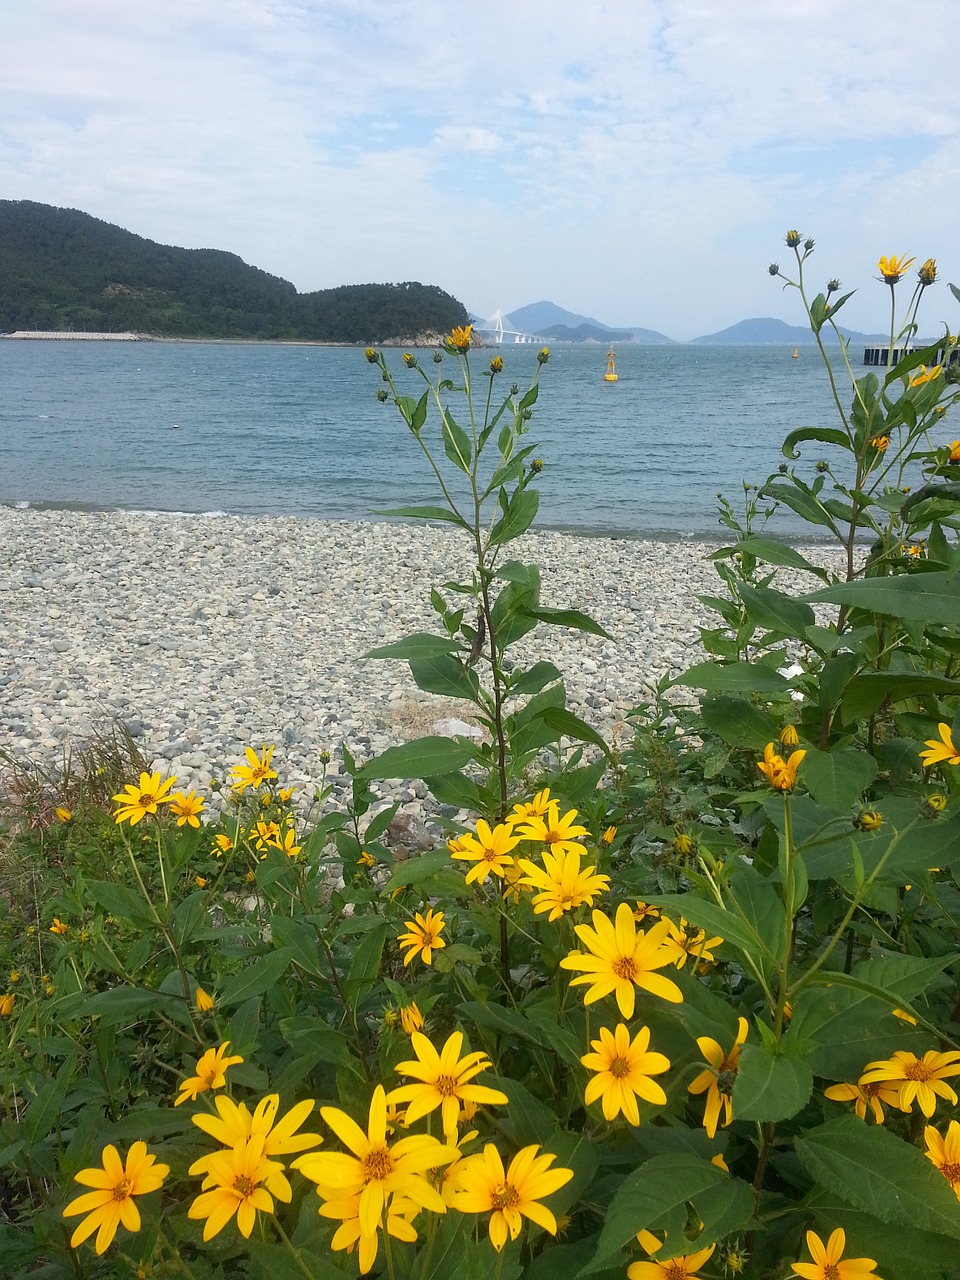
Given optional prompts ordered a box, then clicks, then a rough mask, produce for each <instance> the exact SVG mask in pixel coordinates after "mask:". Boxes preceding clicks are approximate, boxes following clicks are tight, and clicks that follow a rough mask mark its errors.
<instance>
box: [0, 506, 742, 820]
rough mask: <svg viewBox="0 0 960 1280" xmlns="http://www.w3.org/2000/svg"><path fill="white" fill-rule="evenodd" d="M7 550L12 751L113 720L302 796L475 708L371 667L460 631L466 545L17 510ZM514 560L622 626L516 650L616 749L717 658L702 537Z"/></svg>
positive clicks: (4, 661)
mask: <svg viewBox="0 0 960 1280" xmlns="http://www.w3.org/2000/svg"><path fill="white" fill-rule="evenodd" d="M0 548H2V551H0V556H2V570H0V748H2V749H4V750H6V751H9V752H11V753H12V754H14V755H17V756H21V757H26V756H32V757H33V758H34V759H35V760H37V761H39V762H41V763H46V764H48V765H56V763H57V762H58V761H59V759H60V758H61V753H62V750H63V748H64V746H65V745H69V744H70V743H71V742H75V741H77V740H82V739H84V738H86V737H88V736H89V735H90V733H91V732H92V731H93V730H94V728H95V727H96V726H97V725H98V724H99V725H101V726H102V725H103V723H104V721H105V720H108V719H110V718H112V717H115V718H117V719H118V720H120V721H122V722H123V723H125V724H126V725H127V728H128V729H129V731H130V733H131V735H132V736H133V737H134V738H135V740H136V742H137V744H138V746H140V748H141V749H142V750H143V752H144V753H145V755H146V756H147V757H148V758H149V759H150V760H151V762H154V763H155V765H156V767H157V768H160V769H162V771H163V772H164V774H165V775H166V774H169V773H170V772H175V773H177V774H178V776H179V777H180V780H181V782H180V785H181V786H183V787H184V788H189V787H191V786H193V787H197V788H201V787H202V788H204V789H206V788H208V787H209V784H210V780H211V778H213V779H217V778H219V779H222V778H224V777H225V776H226V773H227V771H228V770H229V769H230V768H231V767H232V766H233V765H234V764H236V763H237V762H238V760H239V759H240V757H241V756H242V753H243V749H244V747H246V746H248V745H249V746H253V747H255V748H256V749H257V750H259V749H260V747H261V746H262V745H263V744H265V743H267V744H269V743H275V744H276V747H277V749H276V753H275V756H274V762H275V765H276V766H277V767H278V770H279V772H280V775H281V779H282V781H283V782H284V783H287V784H290V783H296V784H298V785H299V786H301V787H308V788H310V790H312V788H313V786H314V784H316V783H318V782H319V780H320V778H321V777H322V775H323V765H322V763H321V759H320V753H321V752H322V751H329V752H330V753H331V755H332V757H333V759H332V761H331V764H330V766H329V767H328V769H327V776H328V778H330V777H332V778H333V779H334V780H338V779H341V776H342V770H341V765H340V761H341V760H342V754H341V748H342V746H343V744H346V745H347V747H348V748H349V750H350V751H351V753H352V754H353V755H354V756H355V757H356V758H357V759H359V760H361V761H362V760H365V759H369V758H370V757H371V756H373V755H376V754H378V753H379V752H381V751H383V750H384V749H385V748H386V747H388V746H391V745H393V744H395V743H397V742H400V741H403V740H404V739H405V738H407V737H413V736H417V735H418V734H420V733H426V732H432V731H433V730H432V727H431V726H432V724H433V722H435V721H437V720H439V719H441V718H448V717H450V716H460V717H465V716H466V715H467V713H468V712H469V706H468V705H467V704H463V703H459V702H450V701H449V700H443V699H439V698H435V697H433V696H432V695H427V694H424V693H421V692H420V690H418V689H417V688H416V686H415V685H414V683H413V681H412V679H411V677H410V673H409V671H408V669H407V666H406V664H405V663H403V662H398V661H392V660H389V661H380V660H375V659H373V660H371V659H365V658H364V654H365V653H366V651H367V650H369V649H371V648H374V647H376V646H378V645H382V644H385V643H388V642H390V641H394V640H398V639H400V638H402V637H403V636H405V635H406V634H408V633H409V632H412V631H423V630H439V629H440V628H439V627H438V625H437V619H436V616H435V614H434V613H433V611H432V609H431V607H430V589H431V587H433V586H438V585H439V584H440V583H442V582H443V581H445V580H447V579H460V578H463V577H467V576H469V544H468V542H467V540H466V539H465V537H464V536H463V535H462V534H460V533H458V532H457V531H456V530H450V529H447V528H438V527H433V526H429V527H428V526H424V525H417V524H412V525H408V524H394V523H374V522H370V523H360V522H357V523H354V522H347V521H322V520H304V519H293V518H286V517H284V518H267V517H263V518H249V517H234V516H205V515H201V516H191V515H173V514H162V513H151V514H144V513H128V512H99V513H96V512H94V513H91V512H74V511H54V510H50V511H37V510H20V509H13V508H0ZM508 550H509V558H515V559H521V560H525V561H532V562H534V563H536V564H538V565H539V566H540V570H541V574H542V581H543V589H542V593H541V602H542V603H543V604H544V605H546V606H550V607H553V608H577V609H581V610H583V611H585V612H586V613H588V614H590V615H591V616H593V617H594V618H595V619H596V620H597V621H598V622H599V623H600V624H601V625H602V626H603V627H605V628H606V630H607V631H608V632H609V633H610V635H611V637H612V638H611V640H609V641H608V640H604V639H601V638H598V637H596V636H591V635H587V634H586V633H583V632H580V631H576V630H574V629H572V628H567V627H547V626H543V627H540V628H538V629H537V631H536V632H534V633H533V634H532V635H530V636H528V637H527V638H526V639H525V640H524V641H523V642H522V644H521V645H519V646H517V649H516V650H514V651H512V654H513V655H514V658H515V660H516V661H519V662H532V661H535V660H536V659H538V658H548V659H549V660H551V661H553V662H554V663H556V665H557V666H558V667H559V668H560V670H561V671H562V672H563V673H564V676H565V682H566V688H567V698H568V704H569V706H570V707H571V709H572V710H573V711H575V712H576V713H577V714H579V715H581V716H582V717H583V718H584V719H585V720H587V721H588V722H589V723H590V724H592V725H594V726H595V727H596V728H597V729H599V731H600V732H601V733H603V734H604V735H606V736H608V737H609V736H611V735H613V736H616V735H618V734H620V733H622V732H623V717H624V714H625V713H626V711H627V710H628V709H629V708H630V707H632V706H634V705H636V704H637V703H639V702H642V701H644V700H645V692H644V691H645V687H649V686H650V684H651V683H652V682H654V681H656V680H657V679H658V678H659V676H661V675H662V674H663V673H664V672H667V671H669V672H673V673H677V672H679V671H681V670H682V669H683V668H684V667H686V666H689V665H690V664H691V663H693V662H695V661H697V660H699V659H700V658H701V657H702V653H701V651H700V649H699V643H698V629H697V628H698V624H699V623H700V622H706V621H707V619H708V616H709V615H708V613H707V611H706V610H705V609H704V608H703V606H701V605H700V604H699V603H698V602H697V600H696V596H697V593H699V592H706V591H716V589H717V579H716V575H715V574H714V572H713V570H712V568H711V566H710V565H709V564H708V563H707V561H706V559H705V555H706V552H707V551H708V550H709V548H706V547H704V546H703V545H702V544H697V543H692V542H684V541H681V542H656V541H636V540H629V539H618V538H581V537H576V536H573V535H569V534H560V533H532V534H527V535H525V536H524V537H523V538H521V539H518V540H517V541H516V542H514V543H512V544H511V545H510V547H509V549H508ZM407 782H409V780H407ZM338 785H340V786H343V785H344V782H343V781H341V782H339V784H338ZM404 787H405V784H404V782H402V781H398V782H397V783H396V785H393V784H390V783H386V784H383V788H382V794H383V795H384V796H385V797H391V798H392V797H399V796H400V794H401V792H402V791H403V790H404ZM407 790H408V791H409V787H407ZM421 790H422V788H421ZM410 794H413V795H414V797H415V799H414V800H413V802H412V806H413V809H414V811H416V809H417V807H418V806H419V807H421V808H422V806H423V804H424V800H423V799H422V798H421V797H419V796H418V795H417V794H416V791H413V792H410ZM406 807H407V806H406V805H405V808H406Z"/></svg>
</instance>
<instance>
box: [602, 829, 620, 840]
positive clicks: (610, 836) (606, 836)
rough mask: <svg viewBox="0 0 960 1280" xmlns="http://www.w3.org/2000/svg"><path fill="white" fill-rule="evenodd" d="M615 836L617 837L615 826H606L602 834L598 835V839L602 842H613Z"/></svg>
mask: <svg viewBox="0 0 960 1280" xmlns="http://www.w3.org/2000/svg"><path fill="white" fill-rule="evenodd" d="M616 838H617V828H616V827H607V829H606V831H604V833H603V835H602V836H601V837H600V839H601V840H602V841H603V843H604V844H613V842H614V840H615V839H616Z"/></svg>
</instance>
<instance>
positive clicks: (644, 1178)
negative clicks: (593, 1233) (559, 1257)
mask: <svg viewBox="0 0 960 1280" xmlns="http://www.w3.org/2000/svg"><path fill="white" fill-rule="evenodd" d="M729 1177H730V1175H729V1174H727V1173H724V1172H723V1170H722V1169H718V1168H717V1167H716V1165H713V1164H711V1163H710V1161H709V1160H705V1159H702V1158H701V1157H698V1156H695V1155H691V1154H688V1153H687V1152H681V1151H677V1152H670V1153H667V1154H664V1155H658V1156H654V1157H653V1158H652V1159H651V1160H647V1161H645V1162H644V1163H643V1164H642V1165H641V1166H640V1167H639V1169H636V1170H634V1171H633V1172H632V1173H630V1174H628V1175H627V1177H626V1178H624V1180H623V1182H622V1183H621V1184H620V1186H619V1187H618V1188H617V1190H616V1192H615V1193H614V1196H613V1199H612V1200H611V1201H610V1204H609V1206H608V1208H607V1210H606V1212H605V1214H604V1217H603V1230H602V1231H601V1232H600V1240H599V1242H598V1244H597V1251H596V1253H595V1254H594V1255H593V1258H592V1259H591V1261H590V1263H589V1265H588V1266H586V1267H584V1268H583V1270H582V1271H580V1272H579V1275H580V1276H589V1275H593V1274H594V1272H597V1271H602V1270H603V1269H604V1268H605V1267H606V1266H607V1265H608V1263H609V1262H610V1261H611V1260H612V1259H613V1258H615V1257H617V1255H619V1253H620V1251H621V1250H622V1249H623V1248H624V1246H625V1245H627V1244H630V1243H631V1242H632V1240H633V1238H634V1236H635V1235H636V1234H637V1232H638V1231H644V1230H654V1229H655V1228H656V1227H658V1226H661V1225H666V1226H668V1229H669V1227H670V1226H671V1225H679V1224H682V1225H683V1226H685V1225H686V1222H687V1204H688V1203H689V1202H691V1201H692V1202H693V1204H694V1206H695V1207H696V1204H697V1198H698V1197H699V1196H700V1195H702V1194H703V1192H705V1191H709V1190H711V1189H712V1188H714V1187H717V1186H719V1185H720V1184H721V1183H722V1182H724V1181H726V1180H727V1179H729ZM664 1246H665V1248H664V1254H665V1256H679V1254H680V1252H682V1251H683V1250H684V1247H685V1248H686V1250H687V1251H692V1250H694V1249H696V1248H699V1247H701V1242H700V1241H699V1240H698V1241H697V1242H696V1243H691V1242H689V1241H686V1240H684V1239H683V1237H682V1235H681V1237H680V1239H679V1240H677V1239H676V1236H675V1234H674V1233H673V1232H671V1234H669V1235H668V1237H667V1239H666V1240H665V1241H664ZM674 1246H677V1247H676V1248H675V1247H674Z"/></svg>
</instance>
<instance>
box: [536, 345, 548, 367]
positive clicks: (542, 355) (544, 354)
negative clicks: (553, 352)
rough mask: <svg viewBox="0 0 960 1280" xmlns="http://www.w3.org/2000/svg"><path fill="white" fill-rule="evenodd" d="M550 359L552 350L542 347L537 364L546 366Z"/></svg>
mask: <svg viewBox="0 0 960 1280" xmlns="http://www.w3.org/2000/svg"><path fill="white" fill-rule="evenodd" d="M549 359H550V348H549V347H541V348H540V350H539V351H538V352H537V364H546V363H547V361H548V360H549Z"/></svg>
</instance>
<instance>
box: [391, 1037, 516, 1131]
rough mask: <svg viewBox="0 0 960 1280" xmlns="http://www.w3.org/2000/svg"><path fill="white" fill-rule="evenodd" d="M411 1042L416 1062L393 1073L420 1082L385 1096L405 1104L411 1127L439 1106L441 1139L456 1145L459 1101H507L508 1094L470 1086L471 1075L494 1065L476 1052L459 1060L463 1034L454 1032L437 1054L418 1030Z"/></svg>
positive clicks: (398, 1067) (398, 1066) (472, 1076)
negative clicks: (441, 1129)
mask: <svg viewBox="0 0 960 1280" xmlns="http://www.w3.org/2000/svg"><path fill="white" fill-rule="evenodd" d="M410 1042H411V1045H412V1047H413V1051H414V1053H415V1054H416V1055H417V1056H416V1059H415V1060H410V1061H409V1062H398V1063H397V1066H396V1070H397V1073H398V1074H399V1075H402V1076H413V1078H414V1079H415V1080H418V1081H419V1082H420V1083H419V1084H402V1085H400V1087H399V1088H398V1089H391V1091H390V1093H389V1094H388V1096H387V1102H388V1103H393V1104H397V1103H403V1102H405V1103H407V1104H408V1105H407V1113H406V1123H407V1124H413V1123H414V1122H415V1121H417V1120H420V1119H421V1118H422V1117H423V1116H426V1115H429V1114H430V1112H431V1111H436V1109H437V1107H439V1108H440V1117H441V1121H442V1124H443V1136H444V1137H445V1138H446V1139H447V1141H448V1142H455V1141H456V1136H457V1124H458V1122H459V1120H460V1104H461V1102H475V1103H477V1104H483V1103H499V1104H500V1105H503V1104H504V1103H506V1102H509V1098H508V1097H507V1095H506V1094H505V1093H501V1091H500V1090H499V1089H490V1088H488V1087H487V1086H486V1085H482V1084H471V1083H470V1082H471V1081H472V1080H473V1078H474V1076H476V1075H479V1074H480V1072H481V1071H486V1070H487V1069H488V1068H490V1067H491V1066H492V1065H493V1064H492V1063H491V1061H490V1059H489V1058H488V1057H487V1055H486V1054H485V1053H480V1052H479V1051H477V1052H474V1053H468V1054H467V1056H466V1057H465V1058H461V1057H460V1050H461V1049H462V1048H463V1033H462V1032H460V1031H454V1032H453V1034H452V1035H451V1036H450V1037H449V1039H448V1040H447V1042H446V1044H445V1045H444V1046H443V1048H442V1049H441V1050H440V1052H439V1053H437V1051H436V1049H435V1048H434V1047H433V1045H432V1044H431V1043H430V1041H429V1040H428V1039H427V1037H426V1036H425V1035H421V1033H420V1032H419V1031H414V1032H413V1034H412V1035H411V1037H410Z"/></svg>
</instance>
